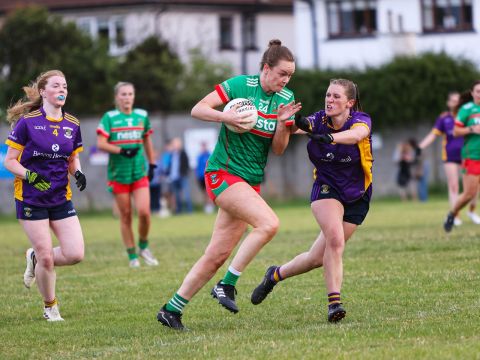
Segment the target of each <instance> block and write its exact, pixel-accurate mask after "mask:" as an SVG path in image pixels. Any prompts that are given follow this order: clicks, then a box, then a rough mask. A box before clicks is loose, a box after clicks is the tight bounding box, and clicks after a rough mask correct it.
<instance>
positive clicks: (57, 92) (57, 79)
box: [40, 75, 68, 108]
mask: <svg viewBox="0 0 480 360" xmlns="http://www.w3.org/2000/svg"><path fill="white" fill-rule="evenodd" d="M67 95H68V89H67V80H65V78H64V77H62V76H58V75H55V76H52V77H50V78H48V80H47V83H46V84H45V89H40V96H41V97H42V98H43V102H44V103H49V104H50V105H52V106H53V107H57V108H59V107H62V106H63V105H65V101H66V100H67Z"/></svg>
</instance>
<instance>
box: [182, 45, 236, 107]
mask: <svg viewBox="0 0 480 360" xmlns="http://www.w3.org/2000/svg"><path fill="white" fill-rule="evenodd" d="M231 76H232V68H231V66H230V65H227V64H220V63H213V62H210V61H209V60H208V59H207V58H206V57H205V56H203V54H202V53H201V52H200V50H199V49H193V50H191V51H190V63H189V65H188V67H187V69H186V71H185V72H184V73H183V75H182V77H181V79H180V82H179V84H178V93H177V95H176V96H175V104H174V107H175V109H176V110H186V109H191V108H192V107H193V105H195V103H197V102H198V100H200V98H202V97H203V96H205V95H206V94H207V93H209V92H211V91H212V90H213V87H214V86H215V85H216V84H219V83H220V82H222V81H224V80H226V79H228V78H230V77H231Z"/></svg>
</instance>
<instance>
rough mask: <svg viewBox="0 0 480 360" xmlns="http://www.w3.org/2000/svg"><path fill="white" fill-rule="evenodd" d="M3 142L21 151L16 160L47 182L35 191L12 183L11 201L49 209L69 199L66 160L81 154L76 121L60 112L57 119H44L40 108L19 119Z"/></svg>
mask: <svg viewBox="0 0 480 360" xmlns="http://www.w3.org/2000/svg"><path fill="white" fill-rule="evenodd" d="M5 143H6V144H7V145H8V146H10V147H12V148H14V149H17V150H19V151H21V154H20V157H19V159H18V161H19V162H20V164H22V165H23V166H24V167H25V168H27V169H28V170H30V171H34V172H36V173H38V174H40V175H42V176H43V177H45V178H46V179H48V180H49V181H50V182H51V186H50V189H48V190H46V191H40V190H37V189H36V188H35V187H33V185H30V184H28V182H27V181H26V180H23V179H21V178H19V177H16V178H15V180H14V196H15V199H17V200H20V201H23V202H25V203H26V204H30V205H34V206H41V207H50V206H57V205H61V204H63V203H65V202H66V201H68V200H70V199H71V198H72V190H71V188H70V181H69V176H68V166H69V158H70V156H72V155H75V154H77V153H79V152H81V151H83V145H82V134H81V133H80V122H79V121H78V119H77V118H75V117H74V116H72V115H70V114H68V113H64V114H63V116H62V118H60V119H52V118H50V117H48V116H46V114H45V111H44V110H43V108H40V109H38V110H35V111H32V112H30V113H28V114H27V115H25V116H22V117H21V118H20V119H19V120H18V122H17V123H16V125H15V128H14V129H13V130H12V131H11V132H10V135H9V136H8V139H7V140H6V141H5Z"/></svg>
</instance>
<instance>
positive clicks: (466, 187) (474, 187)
mask: <svg viewBox="0 0 480 360" xmlns="http://www.w3.org/2000/svg"><path fill="white" fill-rule="evenodd" d="M479 179H480V176H479V175H470V174H464V175H463V192H462V193H461V194H460V196H459V197H458V199H457V202H456V203H455V205H454V206H453V208H452V213H453V215H455V216H456V215H457V214H458V213H459V211H460V210H461V209H463V207H464V206H465V205H467V204H468V202H470V201H471V200H472V199H473V198H474V197H475V196H476V195H477V192H478V182H479Z"/></svg>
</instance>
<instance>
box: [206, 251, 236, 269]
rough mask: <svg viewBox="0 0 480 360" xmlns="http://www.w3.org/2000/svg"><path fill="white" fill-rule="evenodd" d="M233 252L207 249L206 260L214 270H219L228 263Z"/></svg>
mask: <svg viewBox="0 0 480 360" xmlns="http://www.w3.org/2000/svg"><path fill="white" fill-rule="evenodd" d="M230 254H231V251H227V250H225V249H207V250H206V251H205V254H204V256H205V258H206V259H205V260H206V262H207V263H208V264H210V265H211V266H212V267H213V268H214V270H218V269H219V268H220V267H221V266H222V265H223V264H224V263H225V261H227V259H228V257H229V256H230Z"/></svg>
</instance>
